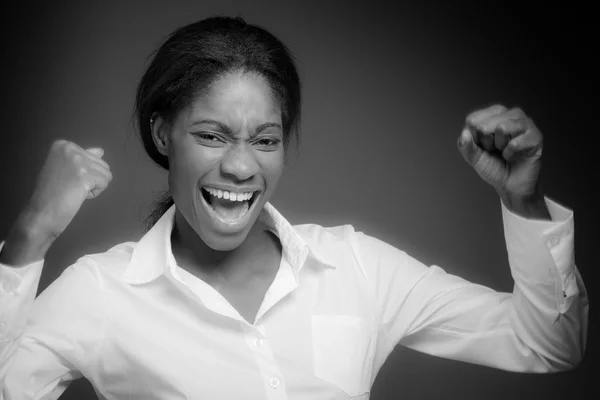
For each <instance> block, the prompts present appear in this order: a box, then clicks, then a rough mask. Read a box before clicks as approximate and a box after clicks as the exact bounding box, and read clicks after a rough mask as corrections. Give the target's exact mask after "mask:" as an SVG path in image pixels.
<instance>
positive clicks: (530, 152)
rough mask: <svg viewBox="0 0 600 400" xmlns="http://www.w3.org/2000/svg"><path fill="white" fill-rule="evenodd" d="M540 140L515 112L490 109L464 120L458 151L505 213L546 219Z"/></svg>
mask: <svg viewBox="0 0 600 400" xmlns="http://www.w3.org/2000/svg"><path fill="white" fill-rule="evenodd" d="M542 148H543V137H542V134H541V132H540V131H539V129H538V128H537V127H536V126H535V124H534V123H533V121H532V120H531V118H529V117H528V116H527V115H525V113H524V112H523V111H522V110H521V109H519V108H512V109H507V108H506V107H504V106H502V105H494V106H491V107H488V108H486V109H483V110H478V111H475V112H473V113H471V114H469V115H468V116H467V119H466V123H465V127H464V129H463V131H462V134H461V135H460V137H459V139H458V149H459V150H460V152H461V154H462V155H463V157H464V159H465V160H466V161H467V162H468V163H469V165H471V167H473V169H474V170H475V172H477V173H478V174H479V176H480V177H481V178H482V179H483V180H484V181H485V182H487V183H489V184H490V185H491V186H492V187H493V188H494V189H496V192H497V193H498V194H499V195H500V197H501V199H502V201H503V202H504V203H505V205H506V206H507V207H509V209H512V210H513V211H516V212H518V213H519V214H521V215H522V216H524V217H534V218H543V219H549V214H548V212H547V208H546V205H545V203H544V200H543V192H542V189H541V184H540V179H539V177H540V170H541V163H542Z"/></svg>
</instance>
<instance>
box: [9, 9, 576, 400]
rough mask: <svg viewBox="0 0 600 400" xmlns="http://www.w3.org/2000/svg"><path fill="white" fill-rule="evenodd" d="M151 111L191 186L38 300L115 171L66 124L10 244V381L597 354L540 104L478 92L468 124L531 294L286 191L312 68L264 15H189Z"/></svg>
mask: <svg viewBox="0 0 600 400" xmlns="http://www.w3.org/2000/svg"><path fill="white" fill-rule="evenodd" d="M136 115H137V121H138V126H139V129H140V134H141V137H142V140H143V144H144V147H145V149H146V151H147V153H148V155H149V156H150V157H151V158H152V159H153V160H154V161H155V162H156V163H158V164H159V165H161V166H162V167H164V168H166V169H168V172H169V191H170V194H171V195H172V199H168V200H167V201H166V202H165V203H164V204H163V205H162V206H161V207H160V208H159V209H158V210H157V213H156V216H157V218H156V219H155V220H153V224H152V225H153V226H152V228H151V229H150V230H149V231H148V232H147V234H146V235H145V236H144V237H143V238H142V239H141V240H140V241H139V242H137V243H133V242H127V243H122V244H119V245H117V246H115V247H113V248H112V249H110V250H108V251H106V252H104V253H101V254H94V255H87V256H85V257H82V258H81V259H80V260H78V261H77V262H76V263H75V264H74V265H72V266H71V267H69V268H68V269H67V270H65V272H64V273H63V274H62V276H61V277H60V278H59V279H57V280H56V281H55V282H54V283H53V284H52V285H51V286H49V287H48V288H47V289H46V290H45V291H44V292H43V293H42V294H41V295H40V296H39V298H38V299H36V300H35V302H34V297H35V292H36V288H37V284H38V281H39V276H40V272H41V269H42V266H43V259H44V256H45V254H46V252H47V250H48V248H49V247H50V246H51V244H52V242H53V240H54V239H56V237H58V236H59V235H60V234H61V233H62V232H63V231H64V229H65V228H66V227H67V226H68V224H69V222H70V221H71V220H72V218H73V217H74V215H75V214H76V213H77V211H78V210H79V208H80V206H81V205H82V203H83V202H84V200H85V199H88V198H93V197H96V196H98V195H99V194H100V193H101V192H102V191H103V190H104V189H105V188H106V187H107V185H108V184H109V183H110V181H111V179H112V175H111V172H110V168H109V166H108V164H107V163H106V162H105V161H104V160H103V159H102V156H103V151H102V150H101V149H97V148H92V149H87V150H84V149H82V148H80V147H79V146H77V145H76V144H74V143H70V142H66V141H57V142H55V143H54V145H53V146H52V148H51V150H50V154H49V156H48V158H47V160H46V163H45V165H44V167H43V169H42V172H41V174H40V177H39V179H38V183H37V186H36V190H35V192H34V194H33V196H32V199H31V201H30V204H28V205H27V207H26V208H25V209H24V211H23V213H22V214H21V216H20V217H19V219H18V220H17V222H16V224H15V226H14V228H13V229H12V231H11V233H10V234H9V236H8V237H7V238H6V241H5V242H4V243H3V247H2V248H1V253H0V263H1V264H2V265H0V278H1V279H2V287H1V289H0V296H1V297H0V300H1V301H2V303H1V304H2V306H1V308H0V310H1V314H0V319H1V321H2V323H3V325H1V326H0V328H1V333H0V334H1V335H2V336H1V340H2V341H1V345H0V346H1V347H0V351H1V353H0V355H1V357H0V360H1V363H2V364H1V368H0V373H1V374H0V378H1V379H2V380H1V382H2V392H1V393H2V397H1V398H2V399H6V400H7V399H13V398H18V399H41V398H53V399H54V398H57V397H58V396H59V395H60V393H62V391H63V390H64V389H65V387H66V385H68V382H69V381H71V380H73V379H75V378H77V377H79V376H82V375H83V376H85V377H86V378H88V379H89V380H90V381H91V382H92V383H93V385H94V388H95V389H96V392H97V393H98V395H99V396H100V397H101V398H107V399H108V398H123V399H125V398H127V399H129V398H131V399H188V398H189V399H196V398H210V399H213V398H217V399H239V398H244V399H264V398H281V399H287V398H289V399H345V398H360V399H367V398H368V397H369V393H370V388H371V385H372V383H373V381H374V379H375V377H376V375H377V372H378V370H379V368H380V367H381V366H382V365H383V363H384V361H385V359H386V357H387V356H388V355H389V354H390V353H391V351H392V350H393V348H394V347H395V346H396V345H397V344H403V345H405V346H408V347H411V348H413V349H416V350H419V351H423V352H426V353H429V354H433V355H437V356H441V357H446V358H452V359H456V360H462V361H468V362H473V363H477V364H482V365H487V366H491V367H495V368H501V369H505V370H511V371H526V372H551V371H559V370H566V369H570V368H573V367H574V366H576V365H577V364H578V362H579V361H580V360H581V358H582V353H583V349H584V346H585V335H586V326H587V297H586V293H585V288H584V285H583V283H582V281H581V278H580V276H579V274H578V272H577V268H576V267H575V265H574V263H573V219H572V212H571V211H570V210H568V209H565V208H563V207H561V206H559V205H558V204H556V203H554V202H552V201H550V200H549V199H547V198H545V197H544V195H543V192H542V190H541V187H540V185H539V179H538V177H539V172H540V165H541V163H540V160H541V150H542V136H541V133H540V132H539V130H537V128H536V127H535V125H534V124H533V122H532V121H531V119H529V118H528V117H527V116H526V115H525V114H524V113H523V112H522V111H521V110H519V109H506V108H505V107H503V106H493V107H489V108H486V109H483V110H479V111H476V112H474V113H472V114H471V115H469V116H468V117H467V123H466V126H465V129H464V130H463V132H462V133H461V136H460V137H459V140H458V148H459V151H460V152H461V153H462V155H463V156H464V157H465V160H466V161H467V162H468V163H469V164H470V165H472V166H473V168H474V169H475V171H476V172H477V173H478V174H479V175H480V176H481V177H482V178H483V180H484V181H486V182H487V183H489V184H491V185H492V186H493V187H494V188H495V189H496V191H497V192H498V195H499V196H500V198H501V202H502V211H503V213H502V215H503V220H504V226H505V236H506V240H507V248H508V252H509V262H510V266H511V272H512V274H513V277H514V278H515V289H514V292H513V293H512V294H509V293H498V292H495V291H493V290H491V289H489V288H486V287H482V286H480V285H475V284H472V283H469V282H467V281H465V280H463V279H461V278H458V277H456V276H452V275H449V274H446V273H445V272H444V271H443V270H442V269H440V268H439V267H436V266H432V267H431V268H428V267H427V266H425V265H423V264H422V263H420V262H418V261H417V260H415V259H414V258H412V257H410V256H409V255H407V254H406V253H405V252H402V251H400V250H398V249H396V248H394V247H392V246H390V245H388V244H386V243H384V242H382V241H380V240H378V239H376V238H373V237H370V236H368V235H365V234H363V233H361V232H357V231H355V230H354V228H353V227H352V226H350V225H345V226H338V227H332V228H324V227H321V226H319V225H314V224H310V225H302V226H291V225H290V224H289V223H288V222H287V221H286V219H285V218H284V217H283V216H282V215H281V214H280V213H279V212H278V211H277V210H276V209H275V208H274V207H273V206H272V205H271V204H270V203H269V199H270V198H271V196H272V194H273V192H274V191H275V188H276V186H277V183H278V181H279V178H280V176H281V174H282V171H283V168H284V165H285V155H286V151H287V149H288V146H289V144H290V143H291V142H292V141H293V140H294V139H296V138H297V135H298V123H299V118H300V82H299V79H298V74H297V73H296V68H295V66H294V62H293V59H292V56H291V55H290V53H289V51H288V50H287V49H286V47H285V46H284V45H283V44H282V43H281V42H280V41H279V40H278V39H276V38H275V37H274V36H273V35H271V34H270V33H268V32H267V31H265V30H264V29H262V28H259V27H256V26H252V25H247V24H246V23H245V22H244V21H243V20H242V19H240V18H235V19H230V18H221V17H219V18H210V19H206V20H203V21H199V22H197V23H195V24H191V25H189V26H186V27H183V28H181V29H179V30H177V31H175V32H174V33H173V34H172V35H171V36H170V37H169V38H168V39H167V40H166V41H165V43H164V44H163V45H162V46H161V47H160V49H159V50H158V51H157V53H156V54H155V56H154V58H153V60H152V63H151V65H150V66H149V68H148V70H147V71H146V73H145V74H144V76H143V77H142V80H141V82H140V84H139V87H138V93H137V97H136Z"/></svg>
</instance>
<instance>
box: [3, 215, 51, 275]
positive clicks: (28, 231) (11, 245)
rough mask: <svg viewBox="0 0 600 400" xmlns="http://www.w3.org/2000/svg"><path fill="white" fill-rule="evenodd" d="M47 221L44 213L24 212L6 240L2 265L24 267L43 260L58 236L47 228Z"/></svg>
mask: <svg viewBox="0 0 600 400" xmlns="http://www.w3.org/2000/svg"><path fill="white" fill-rule="evenodd" d="M45 220H46V218H44V215H43V214H42V213H38V212H36V211H34V210H32V209H29V208H28V209H25V210H23V212H22V213H21V214H20V215H19V217H18V218H17V220H16V221H15V223H14V225H13V227H12V229H11V230H10V232H9V234H8V237H7V238H6V241H5V243H4V247H3V248H2V251H1V252H0V263H2V264H6V265H10V266H13V267H22V266H25V265H28V264H30V263H32V262H35V261H41V260H43V259H44V258H45V256H46V253H47V252H48V249H49V248H50V246H51V245H52V243H53V242H54V240H55V239H56V238H57V236H58V235H55V234H54V233H52V232H51V231H50V230H49V229H47V228H46V225H47V224H46V223H45Z"/></svg>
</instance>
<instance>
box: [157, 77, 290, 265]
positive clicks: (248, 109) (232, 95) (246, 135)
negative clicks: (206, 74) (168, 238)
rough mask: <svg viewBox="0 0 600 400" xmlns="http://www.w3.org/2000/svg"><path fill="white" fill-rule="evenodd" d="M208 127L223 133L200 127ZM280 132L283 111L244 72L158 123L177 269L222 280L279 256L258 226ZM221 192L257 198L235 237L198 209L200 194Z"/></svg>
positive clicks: (264, 86)
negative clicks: (172, 206) (259, 259)
mask: <svg viewBox="0 0 600 400" xmlns="http://www.w3.org/2000/svg"><path fill="white" fill-rule="evenodd" d="M205 120H212V121H216V122H218V123H219V124H220V125H219V124H215V123H207V122H200V121H205ZM265 124H271V126H267V127H264V126H265ZM261 125H262V126H263V127H264V128H263V129H260V126H261ZM281 126H282V120H281V108H280V106H279V104H277V102H276V101H275V100H274V97H273V96H272V92H271V89H270V87H269V85H268V83H267V81H266V80H265V79H264V78H263V77H262V76H260V75H257V74H254V73H241V72H235V73H232V74H229V75H225V76H224V77H222V78H220V79H218V80H217V81H215V82H213V84H212V85H211V86H210V88H209V90H208V91H207V93H206V94H204V95H202V96H200V97H198V98H196V99H195V101H193V102H192V104H190V105H189V106H188V107H187V108H185V109H184V110H182V111H181V112H180V113H179V114H178V115H177V116H176V117H175V118H174V120H173V121H172V123H169V122H168V121H166V120H164V119H163V118H161V117H160V116H157V117H156V119H155V122H154V124H153V129H152V132H153V138H154V141H155V144H156V146H157V148H158V150H159V151H160V152H161V154H164V155H166V156H168V158H169V190H170V192H171V194H172V196H173V199H174V201H175V203H176V205H177V212H176V216H175V229H174V232H173V236H172V245H173V253H174V256H175V258H176V259H177V261H178V263H179V262H180V261H181V262H182V264H193V265H195V266H197V267H199V268H201V269H204V270H216V269H220V270H221V271H222V273H223V271H224V270H226V269H227V268H230V269H231V270H233V269H234V267H233V266H234V265H236V264H240V263H241V261H242V260H246V261H245V263H246V265H247V262H248V259H249V258H248V257H247V256H248V255H250V254H254V255H253V257H256V253H255V252H256V250H257V249H263V248H264V249H271V250H273V249H275V248H276V244H275V243H274V241H273V239H272V238H271V237H270V235H269V234H268V233H267V232H265V230H264V229H263V227H261V226H260V224H255V221H256V219H257V217H258V215H259V213H260V210H261V209H262V208H263V206H264V204H265V203H266V202H267V201H269V199H270V198H271V196H272V195H273V193H274V191H275V189H276V187H277V183H278V181H279V179H280V177H281V175H282V173H283V169H284V148H283V132H282V129H281ZM227 131H229V133H228V132H227ZM224 185H227V186H232V187H236V188H250V189H251V190H259V191H260V194H259V195H258V197H257V198H256V199H255V201H254V203H255V204H254V205H253V207H252V208H251V209H250V210H249V211H248V212H249V213H251V215H250V218H249V219H248V221H247V223H246V224H245V225H244V226H241V227H239V228H238V229H233V230H231V229H223V227H221V226H219V225H218V224H215V222H214V220H213V219H212V218H211V217H210V215H209V212H208V210H207V209H206V207H205V205H204V204H203V200H202V193H201V188H202V187H203V186H213V187H214V186H216V187H220V186H224ZM255 196H256V194H255ZM264 254H276V253H272V252H269V251H265V253H264ZM251 259H252V258H250V260H251Z"/></svg>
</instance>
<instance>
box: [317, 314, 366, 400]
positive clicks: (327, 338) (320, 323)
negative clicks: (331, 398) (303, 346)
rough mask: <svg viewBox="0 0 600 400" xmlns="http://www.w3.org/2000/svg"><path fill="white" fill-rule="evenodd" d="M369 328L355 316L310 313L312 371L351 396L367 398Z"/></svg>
mask: <svg viewBox="0 0 600 400" xmlns="http://www.w3.org/2000/svg"><path fill="white" fill-rule="evenodd" d="M372 340H373V337H372V333H371V327H370V326H369V325H368V324H367V323H366V322H365V321H364V320H363V319H361V318H360V317H358V316H355V315H313V316H312V342H313V373H314V375H315V376H316V377H317V378H319V379H321V380H323V381H325V382H328V383H330V384H332V385H334V386H336V387H337V388H339V389H340V390H342V391H343V392H344V393H346V394H347V395H348V396H350V397H352V398H359V399H360V398H365V399H366V398H368V395H369V392H370V389H371V387H370V381H371V365H372V354H371V353H372V350H371V348H372V346H371V344H372Z"/></svg>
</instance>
